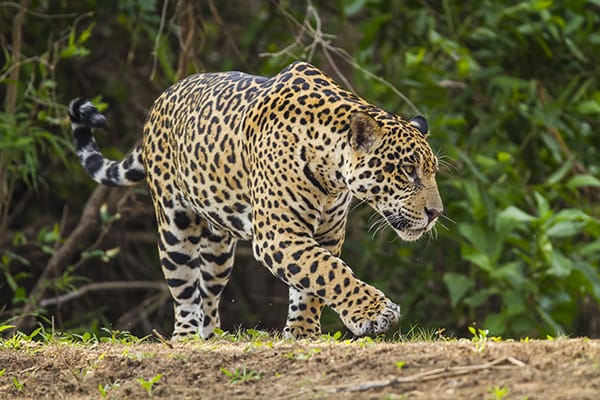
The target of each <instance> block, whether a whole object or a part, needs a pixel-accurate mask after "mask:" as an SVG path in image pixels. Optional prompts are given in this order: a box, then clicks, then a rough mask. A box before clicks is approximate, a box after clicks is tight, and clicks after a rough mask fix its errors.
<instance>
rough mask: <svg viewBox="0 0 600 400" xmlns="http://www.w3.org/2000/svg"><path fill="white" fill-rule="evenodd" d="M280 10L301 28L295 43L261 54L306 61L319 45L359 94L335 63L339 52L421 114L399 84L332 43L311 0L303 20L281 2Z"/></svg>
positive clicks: (336, 70)
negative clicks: (392, 82)
mask: <svg viewBox="0 0 600 400" xmlns="http://www.w3.org/2000/svg"><path fill="white" fill-rule="evenodd" d="M280 12H281V13H282V14H283V15H284V16H285V17H286V18H287V19H288V20H290V21H291V22H292V23H293V24H294V25H296V26H297V27H298V29H299V32H298V34H297V35H296V37H295V39H294V41H293V43H291V44H290V45H288V46H287V47H285V48H283V49H282V50H280V51H278V52H275V53H268V52H267V53H261V54H259V55H260V56H261V57H281V56H284V55H285V56H289V57H292V58H306V60H307V61H309V62H311V61H312V59H313V57H314V55H315V52H316V51H317V49H320V50H321V52H322V53H323V55H324V56H325V59H326V60H327V62H328V63H329V65H330V66H331V68H332V69H333V71H334V72H335V74H336V75H337V76H338V78H339V79H340V80H341V81H342V83H343V84H344V85H345V86H346V87H347V88H348V89H350V90H351V91H352V92H354V93H355V94H356V91H355V90H354V88H353V87H352V85H351V84H350V82H349V80H348V79H347V78H346V77H345V76H344V74H343V73H342V72H341V70H340V68H339V67H338V65H337V64H336V63H335V61H334V59H333V55H336V56H338V57H339V58H340V59H342V60H343V61H345V62H346V63H348V64H350V65H351V66H352V67H353V68H354V69H356V70H358V71H360V72H361V73H363V74H364V75H366V76H367V77H369V78H370V79H373V80H376V81H378V82H380V83H382V84H384V85H385V86H387V87H388V88H390V90H392V92H394V94H395V95H396V96H398V97H400V98H401V99H402V100H404V102H406V104H408V106H409V107H410V108H412V109H413V111H414V112H415V113H417V114H421V112H420V111H419V109H418V107H417V106H415V105H414V104H413V103H412V102H411V101H410V100H409V99H408V97H407V96H406V95H405V94H404V93H402V92H401V91H400V90H399V89H398V88H396V87H395V86H394V85H392V84H391V83H390V82H389V81H387V80H385V79H383V78H381V77H380V76H377V75H375V74H373V73H372V72H370V71H368V70H367V69H365V68H363V67H362V66H361V65H360V64H358V63H357V62H356V61H354V59H353V58H352V56H351V55H350V54H348V52H347V51H345V50H344V49H341V48H339V47H336V46H333V45H332V44H331V40H333V39H335V35H332V34H327V33H324V32H323V30H322V25H321V18H320V17H319V14H318V13H317V10H316V9H315V8H314V7H313V5H312V3H311V2H310V1H308V5H307V7H306V15H305V17H304V21H303V22H302V23H300V22H299V21H298V20H297V19H296V18H295V17H294V16H293V15H291V14H290V13H289V12H288V11H286V10H285V9H283V7H282V6H280ZM311 21H313V22H314V25H313V22H311ZM305 36H308V38H309V39H310V42H309V43H308V44H306V45H305V44H304V42H305ZM296 52H300V55H297V54H296Z"/></svg>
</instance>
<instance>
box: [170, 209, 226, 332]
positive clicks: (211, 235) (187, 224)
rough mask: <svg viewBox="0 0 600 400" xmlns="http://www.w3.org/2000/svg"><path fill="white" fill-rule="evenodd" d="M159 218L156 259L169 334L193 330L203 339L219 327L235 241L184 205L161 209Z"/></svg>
mask: <svg viewBox="0 0 600 400" xmlns="http://www.w3.org/2000/svg"><path fill="white" fill-rule="evenodd" d="M161 211H162V209H161ZM158 221H159V242H158V243H159V244H158V248H159V255H160V262H161V266H162V270H163V274H164V276H165V279H166V281H167V284H168V286H169V290H170V292H171V296H172V297H173V300H174V303H175V307H174V308H175V326H174V329H173V339H175V340H177V339H182V338H185V337H188V336H190V335H196V334H198V333H199V334H200V336H201V337H202V338H208V337H210V336H211V335H212V334H213V332H214V329H215V328H216V327H219V323H220V320H219V312H218V308H219V301H220V297H221V293H222V291H223V289H224V288H225V285H226V284H227V281H228V280H229V276H230V274H231V269H232V266H233V253H234V249H235V243H236V241H235V239H233V238H232V237H231V235H230V234H228V233H221V232H215V231H213V230H212V229H211V228H210V227H209V225H208V223H207V222H206V221H205V220H204V219H202V218H200V216H198V215H197V214H196V213H194V212H192V211H188V210H186V209H183V208H179V209H178V208H173V209H168V210H167V211H165V212H160V213H159V218H158Z"/></svg>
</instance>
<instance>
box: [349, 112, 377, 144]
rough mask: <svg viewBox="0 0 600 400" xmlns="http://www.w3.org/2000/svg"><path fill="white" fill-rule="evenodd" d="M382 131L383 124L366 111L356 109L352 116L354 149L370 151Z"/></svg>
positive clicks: (351, 138)
mask: <svg viewBox="0 0 600 400" xmlns="http://www.w3.org/2000/svg"><path fill="white" fill-rule="evenodd" d="M381 133H382V129H381V126H379V124H378V123H377V121H375V119H373V117H371V116H370V115H369V114H367V113H366V112H362V111H356V112H354V113H353V114H352V116H351V117H350V143H351V144H352V148H353V149H354V150H356V151H363V152H368V151H369V150H371V148H372V147H373V144H374V143H375V141H376V140H377V138H378V137H379V136H381Z"/></svg>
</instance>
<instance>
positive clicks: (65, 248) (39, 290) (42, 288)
mask: <svg viewBox="0 0 600 400" xmlns="http://www.w3.org/2000/svg"><path fill="white" fill-rule="evenodd" d="M109 191H110V189H109V188H108V187H107V186H102V185H101V186H98V187H96V189H95V190H94V192H93V193H92V195H91V196H90V197H89V199H88V201H87V203H86V204H85V207H84V209H83V212H82V213H81V218H80V219H79V223H78V224H77V227H76V228H75V230H74V231H73V232H72V233H71V235H70V236H69V237H68V239H67V240H66V241H65V243H64V244H63V245H62V246H60V247H59V248H58V249H57V250H56V251H55V252H54V254H52V257H50V260H49V261H48V263H47V264H46V266H45V268H44V271H43V272H42V274H41V275H40V277H39V278H38V280H37V282H36V284H35V286H34V287H33V289H31V292H30V294H29V299H28V300H29V301H28V303H27V304H26V305H25V307H24V308H23V311H22V312H21V315H20V316H19V317H18V318H17V320H16V322H15V329H16V330H24V329H25V328H27V327H30V326H31V325H33V322H34V321H33V319H32V318H31V315H32V313H33V312H34V311H35V309H36V308H37V307H38V306H39V304H40V301H41V300H42V298H43V297H44V296H45V294H46V290H47V285H46V283H47V280H48V279H49V278H50V277H51V276H53V275H55V274H56V273H57V272H58V271H59V268H60V267H61V266H63V265H65V264H67V263H68V262H69V261H68V260H69V259H71V258H72V257H73V256H74V255H75V254H76V252H77V251H78V249H79V246H80V245H81V244H82V243H85V242H86V241H87V239H88V237H89V236H90V235H91V233H92V232H93V231H94V230H96V229H97V227H98V225H99V224H100V216H99V210H100V207H101V206H102V204H103V203H104V202H105V201H106V198H107V197H108V193H109Z"/></svg>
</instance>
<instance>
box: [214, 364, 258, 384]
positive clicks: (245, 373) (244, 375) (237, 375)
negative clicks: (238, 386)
mask: <svg viewBox="0 0 600 400" xmlns="http://www.w3.org/2000/svg"><path fill="white" fill-rule="evenodd" d="M219 370H220V371H221V373H223V375H225V376H226V377H227V378H229V383H244V382H248V381H253V380H257V379H260V378H261V375H260V374H259V373H258V372H256V371H254V370H251V369H247V368H246V367H241V368H236V369H234V370H233V371H230V370H228V369H227V368H225V367H221V368H220V369H219Z"/></svg>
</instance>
